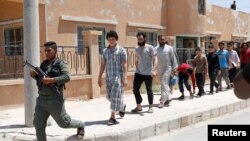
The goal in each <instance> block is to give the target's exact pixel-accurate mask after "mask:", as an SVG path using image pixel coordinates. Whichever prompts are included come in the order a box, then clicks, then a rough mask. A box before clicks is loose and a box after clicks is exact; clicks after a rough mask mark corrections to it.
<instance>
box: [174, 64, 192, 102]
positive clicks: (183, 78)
mask: <svg viewBox="0 0 250 141" xmlns="http://www.w3.org/2000/svg"><path fill="white" fill-rule="evenodd" d="M177 71H178V76H179V82H178V84H179V90H180V92H181V96H180V97H179V98H178V99H184V98H185V96H184V87H183V83H184V84H185V86H186V88H187V90H188V91H189V93H190V98H193V94H194V93H195V75H194V70H193V68H192V67H191V66H190V65H189V64H186V63H182V64H181V65H180V66H179V67H178V69H177ZM189 77H191V80H192V84H193V92H192V91H191V86H190V84H189V82H188V80H189Z"/></svg>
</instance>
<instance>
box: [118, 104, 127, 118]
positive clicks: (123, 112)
mask: <svg viewBox="0 0 250 141" xmlns="http://www.w3.org/2000/svg"><path fill="white" fill-rule="evenodd" d="M125 109H126V104H125V105H124V107H123V111H119V115H120V117H124V115H125Z"/></svg>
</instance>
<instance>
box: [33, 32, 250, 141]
mask: <svg viewBox="0 0 250 141" xmlns="http://www.w3.org/2000/svg"><path fill="white" fill-rule="evenodd" d="M106 39H107V41H108V43H109V45H108V46H107V47H106V48H105V49H104V50H103V54H102V59H101V66H100V70H99V77H98V85H99V86H100V87H101V86H102V85H103V82H102V75H103V73H104V71H105V70H106V71H105V72H106V73H105V75H106V77H105V78H106V93H107V94H106V97H107V99H108V100H109V102H110V110H111V114H110V118H109V120H108V121H107V125H114V124H117V123H118V122H117V121H116V118H115V116H116V113H118V114H119V115H120V117H124V116H125V109H126V105H125V104H124V100H123V99H124V87H126V85H127V84H128V81H127V52H126V50H125V49H124V48H123V47H121V46H120V45H119V44H118V39H119V38H118V34H117V32H116V31H109V32H108V33H107V35H106ZM137 42H138V47H137V48H136V49H135V53H136V63H135V64H136V71H135V75H134V81H133V93H134V96H135V101H136V106H135V108H134V109H132V110H131V112H133V113H138V112H141V111H142V106H141V103H142V100H143V99H142V96H141V93H140V88H141V85H142V83H143V82H145V85H146V90H147V96H148V103H149V107H148V112H149V113H153V98H154V95H153V91H152V81H153V78H154V77H156V76H158V77H159V79H160V82H161V98H160V102H159V105H158V107H159V108H163V107H164V106H165V105H166V104H169V103H170V101H171V93H173V86H174V84H175V83H176V82H177V78H178V85H179V90H180V92H181V93H182V95H181V96H180V97H179V99H184V98H185V97H184V87H183V85H185V86H186V88H187V90H188V91H189V93H190V97H191V98H193V96H194V94H195V92H196V89H195V86H196V83H197V87H198V93H197V97H200V96H202V95H204V93H205V91H204V83H205V76H206V75H207V73H208V74H209V77H210V82H211V83H210V93H211V94H212V93H213V92H214V91H213V88H214V87H216V92H218V91H220V90H222V84H221V79H222V77H223V78H224V79H225V81H226V84H227V89H230V88H231V87H232V84H231V83H232V81H233V78H234V77H235V75H236V73H237V69H238V68H239V67H242V68H243V67H244V65H246V63H248V61H249V60H250V50H247V48H248V47H249V44H247V43H243V44H242V49H239V50H238V52H240V53H239V54H240V58H241V59H239V56H238V54H237V52H236V51H234V50H233V43H232V42H230V43H228V44H227V47H228V51H227V50H225V49H224V43H223V42H220V43H219V51H216V50H215V48H214V46H212V45H211V46H210V47H209V54H208V55H207V56H205V54H203V53H202V51H201V49H200V48H196V49H195V51H196V56H195V58H194V61H193V66H191V65H189V64H187V63H182V64H181V65H179V66H178V62H177V55H176V53H175V51H174V49H173V48H172V47H171V46H169V45H167V44H166V39H165V36H162V35H159V36H158V42H159V45H158V46H157V47H156V48H154V47H153V46H152V45H149V44H146V34H145V33H143V32H138V34H137ZM249 43H250V42H249ZM44 46H45V56H46V60H44V61H43V62H42V64H41V66H40V68H41V69H42V70H43V71H44V72H45V73H46V75H48V77H44V78H39V77H38V73H37V72H36V71H35V70H31V71H30V76H31V77H32V78H34V79H35V80H37V82H38V81H39V82H41V85H39V87H38V94H39V96H38V98H37V101H36V108H35V114H34V115H35V118H34V125H35V128H36V136H37V140H38V141H46V132H45V129H46V123H47V120H48V117H49V116H50V115H51V116H52V117H53V118H54V119H55V121H56V122H57V124H58V125H59V126H60V127H62V128H77V137H79V138H83V137H84V134H85V124H84V122H83V121H80V120H75V119H72V118H71V117H70V116H69V115H68V114H67V112H66V110H65V106H64V96H63V88H64V84H65V83H66V82H68V81H70V71H69V66H68V64H67V63H66V62H64V61H63V60H61V59H59V58H57V57H56V54H57V44H56V42H54V41H49V42H46V43H45V44H44ZM240 63H241V65H240ZM228 76H229V77H228ZM216 77H218V83H217V82H216ZM189 78H191V80H192V87H191V85H190V84H189ZM55 86H56V87H55ZM57 88H58V89H57Z"/></svg>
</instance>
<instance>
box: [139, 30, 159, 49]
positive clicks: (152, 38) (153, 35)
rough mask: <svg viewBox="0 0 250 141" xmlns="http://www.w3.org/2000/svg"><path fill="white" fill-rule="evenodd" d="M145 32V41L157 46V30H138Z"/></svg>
mask: <svg viewBox="0 0 250 141" xmlns="http://www.w3.org/2000/svg"><path fill="white" fill-rule="evenodd" d="M139 32H144V33H145V34H146V42H147V44H150V45H152V46H154V47H156V46H157V32H156V31H155V32H148V31H139Z"/></svg>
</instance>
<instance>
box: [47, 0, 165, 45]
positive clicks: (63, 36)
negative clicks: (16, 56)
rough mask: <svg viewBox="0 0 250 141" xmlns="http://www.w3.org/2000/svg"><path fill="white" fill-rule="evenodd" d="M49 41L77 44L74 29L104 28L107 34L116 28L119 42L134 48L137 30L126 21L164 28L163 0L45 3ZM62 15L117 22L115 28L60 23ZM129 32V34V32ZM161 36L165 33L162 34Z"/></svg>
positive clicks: (106, 25)
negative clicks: (80, 27)
mask: <svg viewBox="0 0 250 141" xmlns="http://www.w3.org/2000/svg"><path fill="white" fill-rule="evenodd" d="M47 2H48V3H46V8H47V25H48V39H49V40H55V41H56V42H58V44H59V45H69V46H75V45H77V36H76V31H77V29H76V28H77V26H78V25H79V26H80V25H82V26H90V27H91V26H97V27H98V26H99V27H105V28H106V31H108V30H111V29H115V30H116V31H117V32H118V34H119V36H120V40H119V43H120V44H121V45H126V46H136V44H137V43H136V38H135V33H136V32H137V28H135V29H134V28H133V27H128V26H127V22H129V21H131V22H138V23H144V24H153V25H163V26H166V16H165V13H166V12H165V11H166V0H146V1H143V2H142V1H135V0H118V1H114V0H102V1H99V0H98V1H93V0H74V2H72V0H53V1H47ZM61 15H66V16H74V17H89V18H94V19H103V20H110V21H116V22H117V24H116V25H110V24H101V23H99V24H97V23H86V22H74V21H73V22H71V21H64V20H60V16H61ZM131 30H132V31H131ZM162 33H165V31H164V32H162Z"/></svg>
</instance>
